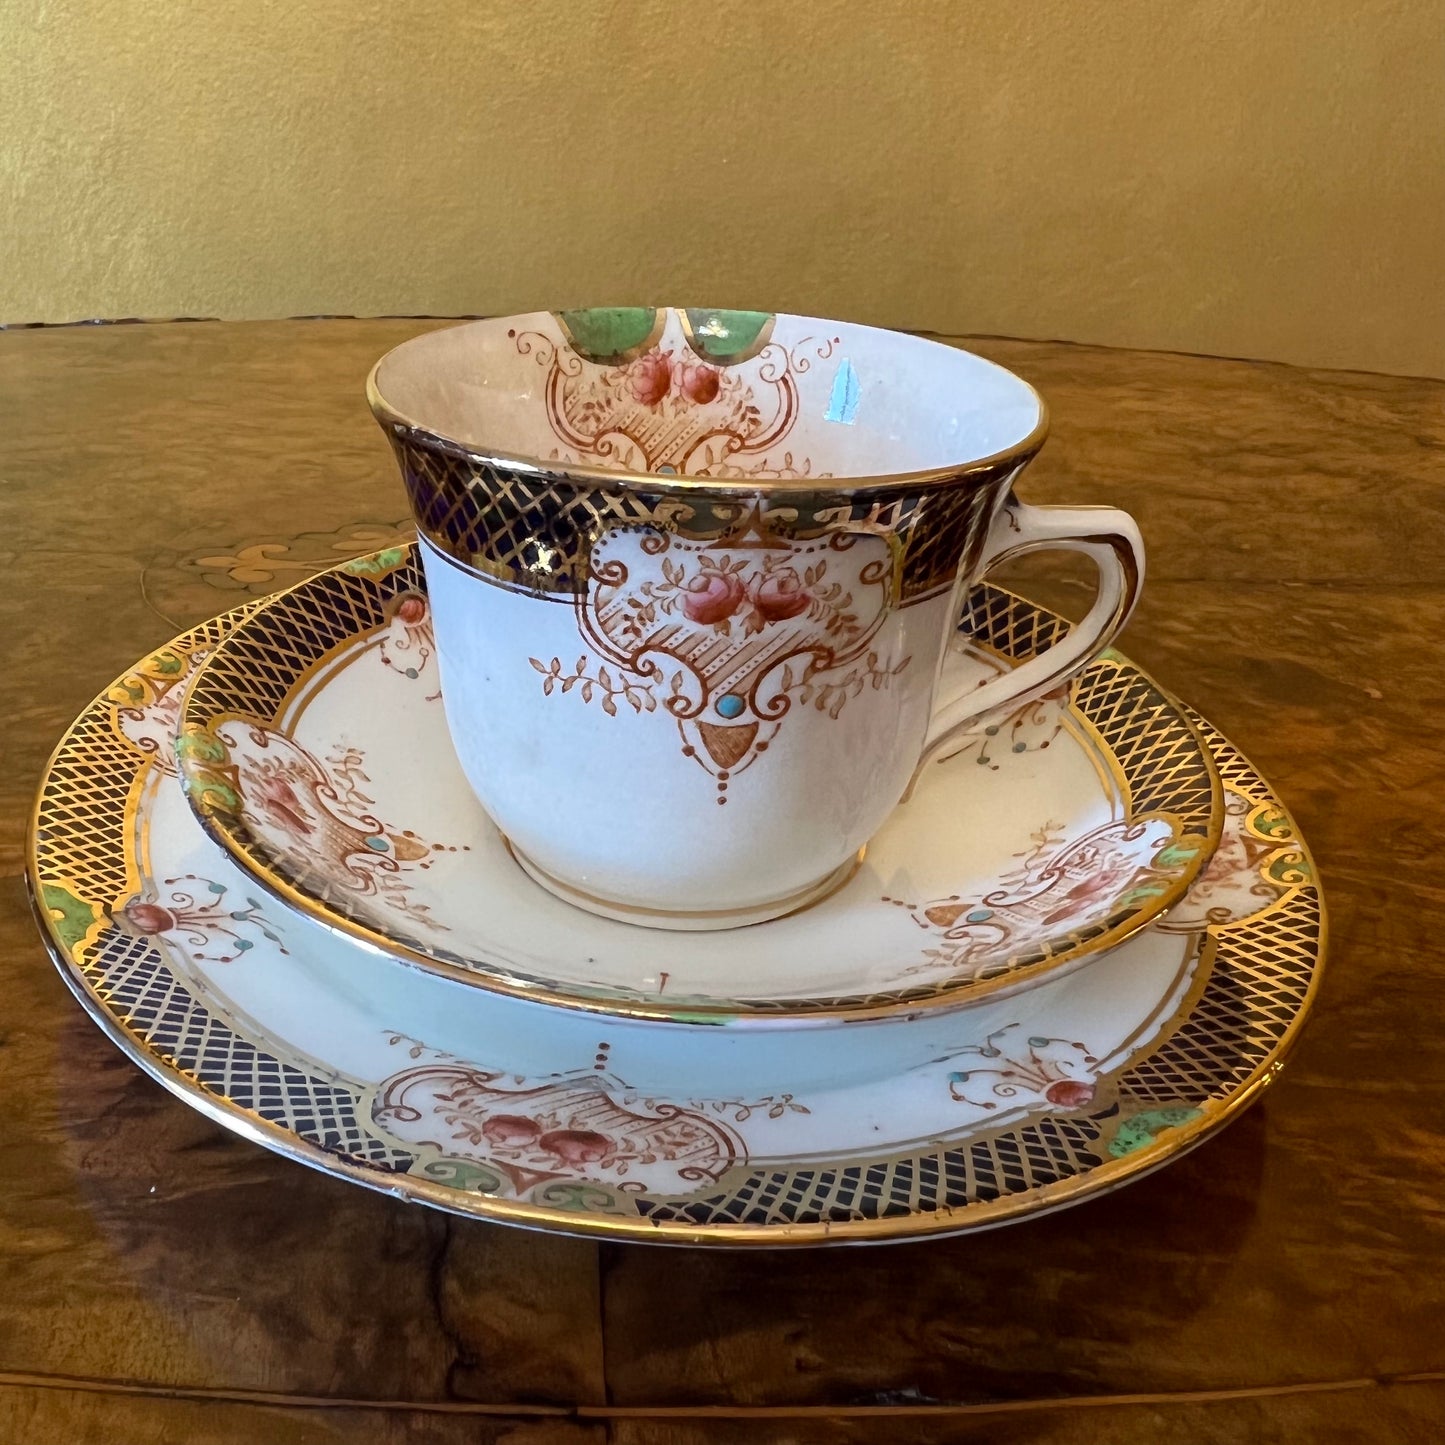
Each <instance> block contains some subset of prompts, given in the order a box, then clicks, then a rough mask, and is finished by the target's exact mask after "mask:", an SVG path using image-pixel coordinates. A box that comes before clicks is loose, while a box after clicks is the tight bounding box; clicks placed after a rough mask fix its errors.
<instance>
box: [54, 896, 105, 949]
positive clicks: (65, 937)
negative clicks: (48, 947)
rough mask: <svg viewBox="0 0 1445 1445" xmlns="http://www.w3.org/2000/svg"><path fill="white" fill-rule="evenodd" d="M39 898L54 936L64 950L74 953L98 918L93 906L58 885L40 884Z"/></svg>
mask: <svg viewBox="0 0 1445 1445" xmlns="http://www.w3.org/2000/svg"><path fill="white" fill-rule="evenodd" d="M40 897H41V899H42V900H43V902H44V904H45V907H46V909H47V911H48V912H49V913H50V914H51V926H52V927H53V928H54V929H55V936H56V937H57V938H58V939H59V940H60V941H61V942H62V943H63V944H64V945H65V946H66V948H68V949H70V950H72V951H74V949H75V946H76V944H78V943H79V942H80V941H81V939H83V938H84V937H85V935H86V934H87V933H88V932H90V926H91V924H93V923H94V922H95V920H96V917H97V916H98V915H97V914H96V911H95V905H94V904H93V903H87V902H86V901H85V900H84V899H83V898H77V897H76V896H75V894H73V893H72V892H71V891H70V890H69V889H68V888H62V887H60V885H59V884H58V883H42V884H41V886H40ZM57 914H58V915H59V916H58V917H57V916H56V915H57Z"/></svg>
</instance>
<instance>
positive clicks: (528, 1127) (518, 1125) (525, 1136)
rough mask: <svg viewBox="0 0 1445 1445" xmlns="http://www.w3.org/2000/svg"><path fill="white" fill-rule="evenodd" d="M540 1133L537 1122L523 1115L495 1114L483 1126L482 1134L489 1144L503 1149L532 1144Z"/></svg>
mask: <svg viewBox="0 0 1445 1445" xmlns="http://www.w3.org/2000/svg"><path fill="white" fill-rule="evenodd" d="M539 1133H541V1130H540V1129H539V1128H538V1127H537V1124H536V1121H535V1120H532V1119H528V1118H526V1117H525V1116H524V1115H521V1114H493V1115H492V1117H491V1118H490V1119H488V1120H487V1122H486V1123H485V1124H483V1125H482V1134H483V1136H484V1137H485V1138H486V1140H487V1141H488V1143H491V1144H497V1145H501V1146H502V1147H506V1146H507V1145H511V1146H513V1147H515V1146H516V1145H518V1144H530V1143H531V1142H532V1141H533V1140H534V1139H535V1138H536V1137H537V1135H538V1134H539Z"/></svg>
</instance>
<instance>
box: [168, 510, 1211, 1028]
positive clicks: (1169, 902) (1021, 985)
mask: <svg viewBox="0 0 1445 1445" xmlns="http://www.w3.org/2000/svg"><path fill="white" fill-rule="evenodd" d="M391 551H398V552H400V553H401V554H402V557H401V558H400V559H399V560H398V561H397V562H396V563H395V566H389V567H388V569H387V574H386V575H390V573H391V572H393V571H395V570H397V569H399V568H400V567H402V566H405V565H408V564H411V565H414V566H415V567H416V568H417V569H418V570H420V567H421V549H420V543H419V541H418V539H417V538H416V537H415V536H411V537H409V538H408V539H407V540H406V541H404V542H402V543H401V544H400V545H399V546H398V547H396V548H394V549H383V551H382V552H374V553H367V554H363V555H362V556H361V557H359V558H354V559H352V560H351V561H350V562H342V563H337V564H335V565H334V566H331V567H326V568H322V569H320V570H318V571H317V572H316V573H314V574H313V575H312V576H310V577H305V578H302V579H301V580H300V581H298V582H295V583H293V584H292V585H290V586H288V587H283V588H280V589H278V590H277V591H275V592H272V593H270V594H268V595H267V596H266V597H263V598H258V599H257V600H256V601H255V602H254V603H251V604H249V605H248V607H247V609H246V615H245V616H244V617H242V618H240V619H239V620H238V621H237V623H236V624H235V626H234V627H232V628H231V630H230V631H228V632H227V633H226V635H225V636H224V637H223V638H222V640H221V641H220V642H218V643H217V644H216V646H215V647H214V648H213V649H212V651H211V654H210V656H208V657H207V658H206V660H205V661H204V662H203V663H202V664H201V666H200V667H199V668H198V669H197V673H196V676H195V678H194V679H193V685H192V688H191V691H190V692H189V693H188V695H187V700H186V702H185V703H184V704H183V706H182V712H181V720H180V724H179V727H180V730H181V732H182V733H183V734H185V733H189V732H197V733H203V732H205V731H206V730H208V729H210V728H214V727H215V726H218V725H220V724H223V723H225V722H227V721H235V722H240V723H243V724H245V723H254V722H255V720H256V719H255V718H253V717H247V716H244V715H241V714H233V713H225V712H218V713H215V714H213V715H211V716H209V717H206V718H204V719H201V718H200V717H198V716H197V715H196V714H195V713H193V711H192V701H191V700H192V699H193V698H194V697H195V695H196V692H197V691H199V690H200V688H201V686H202V684H203V681H204V678H205V674H206V673H208V672H209V671H210V670H211V669H212V668H213V667H216V668H217V669H218V670H219V665H220V664H221V663H222V662H223V661H225V660H226V658H225V653H226V648H227V645H228V644H229V643H231V642H232V641H233V640H234V638H235V635H236V633H237V632H238V631H239V629H240V628H241V627H242V626H244V625H245V624H246V623H248V622H250V621H253V620H254V619H256V618H257V617H259V616H260V615H261V614H262V613H264V612H265V611H266V610H268V609H269V608H270V607H272V606H274V605H275V604H276V603H277V602H279V601H280V600H282V599H284V598H286V597H289V596H291V595H293V594H295V593H298V592H301V591H302V590H303V589H305V588H307V587H309V586H313V585H315V584H316V583H317V581H318V580H319V579H321V578H322V577H326V576H331V575H334V574H337V573H340V572H343V571H345V569H346V568H348V567H351V566H353V565H354V564H355V563H356V562H359V561H363V560H369V559H370V558H372V557H381V556H382V555H384V554H385V553H389V552H391ZM364 580H372V581H381V580H384V579H383V578H371V579H364ZM987 585H989V586H990V587H992V588H993V590H994V591H995V592H997V593H999V594H1001V595H1003V596H1006V597H1008V598H1009V599H1011V600H1013V601H1016V602H1021V603H1023V604H1024V605H1025V606H1027V607H1029V608H1031V609H1032V610H1033V611H1034V612H1035V613H1037V614H1038V615H1039V616H1040V618H1042V619H1043V620H1045V621H1048V622H1053V623H1057V622H1061V621H1063V620H1064V619H1062V618H1060V617H1059V615H1058V614H1057V613H1055V612H1053V611H1052V610H1051V609H1049V608H1046V607H1043V606H1042V605H1040V604H1039V603H1036V602H1031V601H1030V600H1029V599H1027V598H1025V597H1022V596H1020V595H1019V594H1018V593H1015V592H1011V591H1010V590H1009V589H1007V588H1003V587H999V586H997V584H992V583H990V584H987ZM360 635H361V634H360V633H357V634H355V635H354V636H353V637H352V638H351V639H349V641H351V642H354V641H355V640H356V638H357V637H359V636H360ZM344 645H346V644H345V643H341V644H336V645H334V646H333V647H332V648H330V649H328V651H327V654H326V655H324V656H323V657H322V658H320V659H316V660H314V661H312V662H311V663H310V664H309V665H308V666H307V668H306V669H305V671H304V672H303V674H302V675H301V676H300V677H298V679H297V680H296V682H295V683H293V684H292V686H291V688H289V689H288V691H287V695H286V698H285V699H283V701H282V702H281V703H280V704H279V705H278V707H277V709H276V712H275V714H274V716H276V717H279V716H280V715H281V714H282V713H284V712H285V711H286V710H287V709H288V707H289V706H290V701H291V699H292V697H293V696H294V694H295V690H296V688H297V687H298V686H300V685H301V684H302V683H303V682H305V681H307V680H308V679H309V678H311V677H313V676H314V675H315V674H316V672H317V671H319V670H320V669H321V668H322V667H323V666H324V665H325V663H326V662H327V661H328V660H329V656H330V653H331V652H334V651H336V650H337V649H338V648H339V647H341V646H344ZM978 645H979V646H980V647H981V648H982V650H984V651H986V652H989V653H990V654H992V655H994V656H997V657H1000V658H1006V654H1004V653H1002V652H1001V651H999V650H998V649H996V648H993V647H990V646H989V645H988V644H987V643H981V644H978ZM1101 661H1104V662H1111V663H1114V664H1115V665H1117V666H1119V667H1121V668H1127V669H1128V670H1129V671H1130V672H1131V673H1132V674H1133V675H1135V676H1136V677H1138V678H1140V679H1141V680H1142V681H1143V682H1144V683H1146V684H1147V685H1148V686H1149V687H1150V688H1152V689H1153V690H1154V692H1155V693H1157V694H1158V696H1159V697H1160V698H1162V699H1163V700H1164V701H1165V702H1166V703H1167V704H1168V705H1169V706H1170V707H1171V708H1172V709H1173V710H1174V712H1175V714H1176V718H1177V721H1178V722H1179V724H1180V725H1181V726H1182V728H1183V729H1184V730H1185V731H1186V732H1187V733H1188V734H1189V735H1190V736H1191V737H1192V739H1193V741H1194V744H1195V747H1196V749H1197V752H1198V754H1199V756H1200V757H1201V758H1202V759H1203V762H1204V765H1205V771H1206V773H1207V775H1208V778H1209V786H1210V807H1209V823H1208V828H1207V830H1206V831H1205V832H1204V833H1203V834H1202V835H1194V836H1198V837H1200V839H1201V846H1200V848H1199V849H1198V850H1197V851H1196V853H1195V856H1194V857H1193V858H1192V859H1191V860H1190V861H1189V863H1187V864H1186V865H1185V867H1184V868H1183V869H1182V870H1181V871H1180V873H1179V875H1178V876H1177V877H1176V878H1175V879H1174V880H1172V882H1171V883H1170V885H1169V886H1168V887H1167V888H1166V890H1165V891H1164V893H1162V894H1161V895H1159V897H1158V898H1156V899H1154V900H1152V902H1151V904H1149V905H1145V906H1141V907H1139V908H1138V909H1137V910H1136V912H1135V914H1134V916H1132V917H1130V918H1128V919H1126V920H1124V921H1123V922H1121V923H1117V924H1115V925H1114V926H1113V927H1112V928H1110V929H1108V930H1106V931H1105V932H1104V933H1102V934H1099V935H1097V936H1096V937H1094V938H1091V939H1089V940H1088V941H1086V942H1085V943H1083V944H1079V945H1076V946H1074V947H1073V948H1070V949H1067V950H1065V951H1063V952H1062V953H1059V954H1053V955H1051V956H1050V957H1048V958H1044V959H1039V960H1037V961H1035V962H1033V963H1030V964H1025V965H1022V966H1020V967H1018V968H1015V969H1013V970H1011V971H1010V972H1008V973H1005V974H1001V975H998V976H996V977H993V978H985V979H977V978H975V979H967V980H964V981H961V982H955V983H953V984H952V985H942V986H939V987H938V988H937V989H936V990H935V991H934V992H933V993H930V994H927V995H923V996H916V997H908V998H902V999H897V998H895V999H892V1000H889V1001H887V1002H884V1003H876V1004H857V1005H843V1004H839V1003H837V1002H833V1001H829V1002H825V1003H823V1004H821V1005H819V1004H817V1003H816V1002H813V1001H810V1000H807V999H791V1000H785V1001H784V1000H780V1001H778V1002H777V1003H776V1004H773V1003H770V1004H768V1006H767V1007H759V1006H757V1005H756V1004H754V1003H749V1002H748V1001H746V1000H740V999H734V1000H720V1001H718V1002H715V1003H714V1002H698V1001H688V1002H679V1003H678V1004H676V1005H670V1004H668V1003H665V1002H661V1001H656V1000H646V1001H640V1000H633V999H627V998H622V997H618V996H616V995H610V996H605V995H596V996H589V995H587V994H585V993H581V992H577V991H571V992H569V991H567V990H565V989H562V988H559V987H557V986H556V985H555V984H546V983H538V982H536V981H533V980H531V979H527V978H524V977H518V976H517V975H516V974H515V972H514V971H513V970H512V969H511V968H510V967H508V966H506V965H504V964H502V965H499V964H495V963H489V964H488V965H487V970H488V971H483V970H482V969H481V968H479V967H468V966H467V965H465V964H461V963H455V962H452V961H451V960H450V959H446V958H441V957H437V956H435V955H433V954H430V953H428V952H426V951H425V950H424V949H421V948H415V947H413V946H411V945H410V944H408V943H405V942H403V941H401V940H398V939H396V938H393V937H391V936H390V935H388V934H387V933H384V932H382V931H381V930H380V929H377V928H373V927H371V926H370V925H369V924H367V923H364V922H362V921H360V920H359V919H356V918H353V917H350V916H348V915H347V914H346V913H344V912H343V911H341V910H340V909H338V908H335V907H334V906H330V905H328V904H327V903H325V902H324V901H323V900H321V899H318V898H315V897H313V896H312V895H311V894H310V893H308V892H306V891H305V890H304V889H302V888H300V887H298V886H297V885H296V884H295V883H293V882H292V881H291V880H289V879H287V878H285V877H283V876H281V875H280V874H279V873H276V872H274V871H273V870H272V869H271V868H270V867H269V866H268V865H267V862H266V860H262V859H260V858H257V857H255V856H253V855H252V853H251V852H250V851H249V850H248V849H247V848H246V846H245V845H244V843H243V841H242V840H240V839H238V838H237V837H236V836H234V833H233V831H232V830H231V829H230V828H229V827H227V826H226V825H225V821H224V819H223V818H222V817H221V816H219V814H217V813H216V812H214V811H213V810H212V809H211V808H209V807H207V806H205V805H204V802H203V800H202V798H201V797H199V796H198V795H197V792H196V791H193V790H192V788H191V787H190V786H188V785H187V783H188V780H189V777H190V775H191V771H192V769H193V768H194V767H195V764H194V763H192V762H190V761H189V760H188V759H187V758H186V757H185V756H181V757H180V758H179V760H178V766H179V773H180V778H179V781H180V783H181V785H182V789H183V792H184V794H185V797H186V801H187V804H188V805H189V806H190V808H191V811H192V812H193V813H194V814H195V816H196V818H197V819H198V821H199V822H200V824H201V826H202V828H204V829H205V832H206V835H207V836H208V837H209V838H210V839H211V841H212V842H213V843H215V844H216V845H217V846H218V847H220V848H221V849H222V851H223V852H225V853H226V855H227V856H228V857H229V858H230V859H231V860H232V861H233V862H234V863H235V864H236V865H237V866H238V867H239V868H241V870H242V871H243V872H244V873H246V874H247V876H249V877H250V878H252V879H253V880H254V881H255V882H256V883H257V884H258V885H259V886H260V887H262V888H264V889H265V890H266V891H267V892H268V893H270V894H271V895H272V896H273V897H275V898H277V899H278V900H279V901H280V902H281V903H282V904H283V905H284V906H286V907H287V908H289V909H291V910H293V911H294V912H298V913H301V914H303V915H304V916H305V917H306V918H308V919H309V920H310V921H311V922H313V923H314V924H316V925H318V926H320V927H322V928H327V929H332V930H335V931H339V932H342V933H344V934H346V935H347V937H349V938H350V939H352V940H353V941H354V942H356V943H359V944H361V945H362V946H363V947H366V948H370V949H372V950H375V951H377V952H379V953H381V954H383V955H385V956H386V957H388V958H390V959H392V960H393V961H394V962H396V963H398V964H400V965H401V966H402V967H405V968H411V969H416V970H419V971H421V972H425V973H432V974H436V975H438V976H441V977H444V978H448V979H451V980H453V981H454V982H457V983H462V984H465V985H467V986H469V987H472V988H481V989H485V990H487V991H489V992H493V993H500V994H506V995H508V996H510V997H513V998H523V999H528V1000H531V1001H532V1002H536V1003H541V1004H546V1005H548V1006H551V1007H557V1008H566V1009H572V1010H575V1011H578V1012H582V1013H590V1014H595V1015H598V1016H601V1017H604V1018H624V1019H633V1020H639V1021H643V1022H647V1023H653V1024H659V1025H663V1024H667V1025H672V1026H675V1027H679V1028H697V1027H703V1028H737V1029H788V1028H837V1027H842V1026H845V1025H847V1024H850V1023H855V1022H859V1023H861V1022H865V1021H869V1020H875V1019H885V1018H899V1017H916V1016H918V1015H920V1014H923V1013H929V1012H935V1011H937V1012H951V1011H953V1010H958V1009H966V1008H972V1007H974V1006H975V1005H978V1004H982V1003H985V1002H993V1001H996V1000H999V999H1004V998H1007V997H1009V996H1010V995H1011V994H1015V993H1021V992H1023V991H1025V990H1027V989H1029V988H1032V987H1034V986H1035V985H1036V984H1038V983H1041V982H1043V981H1044V980H1045V979H1054V978H1063V977H1065V976H1066V975H1067V974H1068V973H1070V972H1072V971H1073V970H1074V969H1077V968H1081V967H1084V966H1085V965H1087V964H1088V963H1089V962H1090V961H1092V960H1093V959H1094V958H1097V957H1098V956H1099V955H1100V954H1101V953H1104V952H1107V951H1108V950H1110V949H1114V948H1117V947H1119V946H1120V945H1121V944H1123V943H1126V942H1128V940H1129V939H1131V938H1133V937H1135V936H1136V935H1137V934H1139V933H1140V932H1142V931H1143V930H1144V929H1146V928H1148V927H1149V926H1150V925H1152V924H1153V923H1156V922H1157V921H1158V920H1159V919H1160V918H1162V917H1164V916H1165V915H1166V914H1167V913H1168V912H1169V910H1170V909H1171V908H1173V907H1174V906H1175V904H1177V903H1178V902H1179V901H1180V900H1181V899H1182V898H1183V897H1184V895H1185V894H1186V893H1187V892H1188V891H1189V889H1190V887H1192V886H1193V883H1194V881H1195V879H1196V878H1197V877H1198V876H1199V875H1200V873H1202V872H1203V871H1204V869H1205V868H1206V867H1207V866H1208V864H1209V860H1210V859H1211V858H1212V857H1213V856H1214V853H1215V851H1216V850H1217V849H1218V847H1219V842H1220V839H1221V837H1222V836H1223V832H1224V823H1225V818H1224V785H1223V781H1222V780H1221V778H1220V774H1219V769H1218V766H1217V764H1216V763H1215V760H1214V756H1213V753H1212V752H1211V750H1210V748H1209V744H1208V741H1207V740H1206V738H1205V737H1204V735H1203V733H1202V732H1201V731H1200V729H1199V727H1198V726H1197V725H1196V723H1195V721H1194V718H1193V716H1192V715H1191V710H1190V709H1189V708H1188V707H1187V706H1186V705H1185V704H1184V703H1183V702H1182V701H1181V700H1180V699H1179V698H1177V697H1176V696H1175V695H1174V694H1173V693H1172V692H1170V691H1169V690H1168V689H1167V688H1165V687H1164V686H1163V684H1162V683H1160V682H1159V681H1158V680H1157V679H1156V678H1155V677H1154V676H1153V675H1152V674H1151V673H1149V672H1148V671H1146V670H1145V669H1144V668H1142V667H1139V666H1138V665H1137V664H1136V663H1134V662H1133V661H1131V660H1130V659H1129V658H1128V657H1127V656H1125V655H1124V654H1122V653H1120V652H1118V651H1117V650H1116V649H1113V648H1110V649H1106V650H1105V651H1104V652H1103V653H1101V654H1100V656H1099V657H1097V658H1095V659H1093V660H1092V661H1091V663H1090V664H1088V666H1093V665H1094V664H1095V663H1098V662H1101ZM1081 671H1082V669H1081ZM1078 717H1079V720H1080V721H1081V722H1082V723H1083V725H1084V727H1085V728H1086V729H1087V730H1088V732H1089V733H1090V734H1092V735H1094V737H1095V744H1096V746H1098V747H1099V748H1100V750H1101V753H1102V755H1103V758H1104V760H1105V761H1106V762H1107V763H1108V765H1109V766H1110V768H1111V770H1112V772H1113V773H1114V775H1115V780H1116V782H1119V783H1124V782H1125V780H1124V779H1123V777H1122V775H1121V773H1120V767H1119V762H1118V759H1117V757H1116V756H1115V755H1114V754H1113V752H1112V751H1111V750H1109V749H1108V748H1107V746H1106V745H1105V744H1104V742H1103V739H1102V738H1101V737H1098V729H1097V727H1096V726H1095V725H1094V724H1093V722H1092V721H1091V720H1090V719H1089V718H1088V717H1086V716H1084V715H1083V714H1082V713H1080V714H1078ZM1151 811H1152V810H1151ZM1161 816H1167V817H1173V816H1174V815H1173V814H1171V813H1168V812H1167V810H1166V811H1164V812H1163V813H1162V814H1161ZM492 826H494V827H495V826H496V825H495V824H493V825H492ZM519 871H523V876H525V872H524V870H519ZM537 886H540V885H537ZM624 926H625V925H624Z"/></svg>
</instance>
